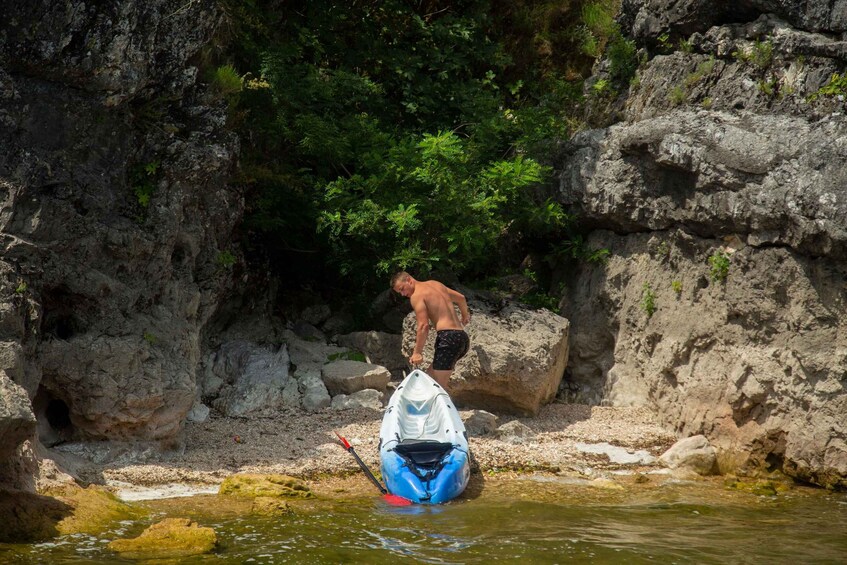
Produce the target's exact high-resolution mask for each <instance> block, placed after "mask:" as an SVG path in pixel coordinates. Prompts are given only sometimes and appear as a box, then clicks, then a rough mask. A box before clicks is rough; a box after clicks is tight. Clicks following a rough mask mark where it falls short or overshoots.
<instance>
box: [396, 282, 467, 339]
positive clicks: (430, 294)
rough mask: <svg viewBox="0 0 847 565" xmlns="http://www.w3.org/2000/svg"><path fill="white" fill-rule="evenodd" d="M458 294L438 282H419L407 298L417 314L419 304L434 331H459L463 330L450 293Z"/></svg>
mask: <svg viewBox="0 0 847 565" xmlns="http://www.w3.org/2000/svg"><path fill="white" fill-rule="evenodd" d="M451 292H452V293H454V294H458V293H456V292H455V291H454V290H451V289H449V288H447V287H446V286H444V285H443V284H441V283H440V282H438V281H419V282H418V283H417V284H416V285H415V292H414V293H413V294H412V296H410V297H409V299H410V301H411V303H412V308H414V310H415V311H416V312H417V311H418V307H419V305H420V302H421V301H423V305H422V306H423V308H424V309H425V311H426V316H427V318H428V319H429V321H430V322H432V325H433V327H435V330H436V331H438V330H461V329H462V328H463V326H462V324H461V322H459V316H457V315H456V309H455V308H454V307H453V303H454V302H456V300H454V299H453V298H452V297H451V296H450V293H451Z"/></svg>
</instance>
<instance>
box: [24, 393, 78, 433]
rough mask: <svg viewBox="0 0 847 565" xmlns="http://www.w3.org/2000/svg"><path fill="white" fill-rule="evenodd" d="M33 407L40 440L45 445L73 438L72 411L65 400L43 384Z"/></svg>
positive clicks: (33, 402)
mask: <svg viewBox="0 0 847 565" xmlns="http://www.w3.org/2000/svg"><path fill="white" fill-rule="evenodd" d="M32 408H33V411H34V412H35V418H36V420H37V422H38V424H37V426H38V440H39V441H40V442H41V443H42V444H43V445H45V446H47V447H52V446H54V445H58V444H60V443H64V442H66V441H68V440H70V439H71V438H73V435H74V425H73V422H71V412H70V408H68V405H67V404H66V403H65V401H64V400H62V399H61V398H58V397H56V396H55V395H54V394H52V393H51V392H50V391H48V390H47V389H46V388H45V387H43V386H41V387H39V388H38V392H37V393H36V395H35V398H34V399H33V401H32Z"/></svg>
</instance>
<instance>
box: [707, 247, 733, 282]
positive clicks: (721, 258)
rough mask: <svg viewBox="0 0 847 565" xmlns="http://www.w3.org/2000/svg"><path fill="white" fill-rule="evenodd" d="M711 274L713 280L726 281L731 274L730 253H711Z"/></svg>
mask: <svg viewBox="0 0 847 565" xmlns="http://www.w3.org/2000/svg"><path fill="white" fill-rule="evenodd" d="M709 274H710V275H711V277H712V281H713V282H724V281H725V280H726V277H727V276H728V275H729V255H727V254H726V253H724V252H723V251H715V252H714V253H712V254H711V255H709Z"/></svg>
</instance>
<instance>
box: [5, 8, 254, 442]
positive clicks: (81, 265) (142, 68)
mask: <svg viewBox="0 0 847 565" xmlns="http://www.w3.org/2000/svg"><path fill="white" fill-rule="evenodd" d="M220 19H221V12H220V10H219V9H218V7H217V4H216V3H214V2H212V1H211V0H201V1H199V2H188V3H185V2H178V1H176V0H154V1H151V2H136V1H133V0H123V1H121V2H117V3H111V4H108V5H101V4H96V3H95V4H92V3H90V2H82V1H70V2H62V3H54V2H28V3H27V2H25V3H20V2H18V3H12V4H9V5H6V6H4V17H3V21H2V23H0V201H2V213H0V241H2V256H0V271H1V272H2V273H4V276H3V284H2V285H1V286H2V290H0V309H2V310H3V311H4V312H6V314H4V315H3V324H0V333H2V335H0V342H2V344H0V351H2V352H3V355H2V359H3V361H4V366H3V367H0V368H5V369H6V372H7V375H9V377H10V378H11V380H12V381H14V382H15V383H17V385H18V386H20V387H21V388H22V389H24V390H26V393H27V394H28V396H29V398H30V399H34V400H35V402H34V404H35V410H34V412H35V416H36V417H37V418H38V420H39V428H40V429H41V431H42V435H43V437H44V438H45V441H47V442H49V443H52V442H55V441H61V440H62V439H70V438H78V439H103V438H109V439H131V440H155V441H158V440H170V439H173V438H174V437H175V436H176V435H177V434H178V432H179V430H180V427H181V424H182V421H183V420H184V418H185V416H186V414H187V413H188V411H189V410H190V409H191V407H192V406H193V405H194V401H195V397H196V371H197V368H198V365H199V361H200V358H201V342H202V333H203V331H204V328H205V327H206V325H207V323H208V322H209V320H210V319H211V317H212V316H213V315H214V313H215V311H216V309H217V305H218V304H219V303H220V302H221V300H222V298H223V297H224V296H225V293H226V292H227V289H228V286H229V284H230V281H231V277H232V271H233V268H234V267H233V265H232V261H231V260H227V261H222V260H221V257H222V256H226V257H227V258H228V257H230V256H232V255H231V253H230V249H231V247H230V245H231V240H232V232H233V228H234V226H235V225H236V223H237V222H238V221H239V219H240V216H241V213H242V203H241V199H240V198H241V197H240V196H239V195H238V194H237V193H236V192H235V191H233V190H232V189H230V187H228V186H227V183H226V179H227V178H228V176H229V174H230V172H231V169H232V167H233V164H234V162H235V158H236V155H237V152H238V140H237V138H236V137H235V135H234V134H233V133H232V132H231V131H229V130H227V129H225V127H224V125H225V121H226V108H225V103H224V102H223V101H222V100H218V99H216V98H215V97H214V96H212V95H210V94H208V93H207V91H206V89H205V88H204V87H203V86H202V85H199V84H198V81H197V79H198V69H197V68H196V67H194V66H193V65H192V63H191V62H190V61H191V60H192V59H193V58H194V57H195V55H196V54H197V53H198V51H199V50H200V49H201V48H202V47H203V46H204V45H205V44H207V42H208V41H209V40H210V38H211V37H212V34H213V33H214V31H215V28H216V26H217V25H218V23H219V22H220ZM3 425H5V424H3ZM5 442H6V438H4V444H5Z"/></svg>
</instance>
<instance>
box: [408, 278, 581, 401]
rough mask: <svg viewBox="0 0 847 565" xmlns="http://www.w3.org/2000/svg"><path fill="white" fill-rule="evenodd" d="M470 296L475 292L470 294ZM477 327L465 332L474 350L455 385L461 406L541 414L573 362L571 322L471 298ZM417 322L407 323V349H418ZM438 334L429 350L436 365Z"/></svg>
mask: <svg viewBox="0 0 847 565" xmlns="http://www.w3.org/2000/svg"><path fill="white" fill-rule="evenodd" d="M465 293H466V295H467V296H469V297H470V295H471V293H470V292H469V291H465ZM468 303H469V307H470V309H471V312H472V319H471V323H470V324H469V325H468V326H467V327H465V331H467V333H468V335H469V336H470V341H471V345H470V350H469V351H468V353H467V355H465V357H463V358H462V359H461V360H460V361H459V362H458V363H457V364H456V369H455V371H454V373H453V375H452V376H451V380H450V396H451V398H452V399H453V400H454V401H455V402H456V404H457V405H460V406H467V407H472V408H482V409H485V410H493V411H498V412H507V413H514V414H532V415H534V414H537V413H538V411H539V410H540V408H541V406H542V405H544V404H546V403H548V402H550V401H551V400H552V399H553V398H554V397H555V396H556V391H557V390H558V387H559V383H560V382H561V380H562V374H563V372H564V370H565V364H566V362H567V358H568V320H566V319H564V318H562V317H561V316H558V315H556V314H554V313H553V312H551V311H549V310H544V309H541V310H532V309H531V308H529V307H526V306H522V305H520V304H519V303H516V302H505V303H502V304H495V303H492V302H489V301H487V300H483V299H473V298H471V299H469V302H468ZM415 328H416V321H415V315H414V313H411V314H409V315H408V316H407V317H406V319H405V321H404V324H403V350H404V353H405V354H406V355H407V356H409V355H411V353H412V350H413V348H414V345H415ZM434 345H435V331H430V333H429V337H428V339H427V345H426V347H425V348H424V354H423V355H424V360H425V362H426V364H427V365H428V364H429V363H431V362H432V358H433V348H434Z"/></svg>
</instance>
